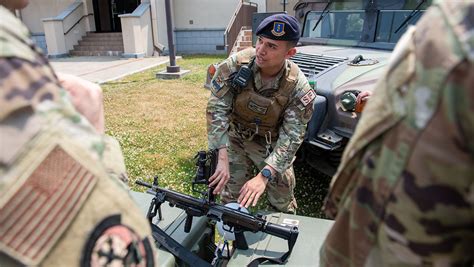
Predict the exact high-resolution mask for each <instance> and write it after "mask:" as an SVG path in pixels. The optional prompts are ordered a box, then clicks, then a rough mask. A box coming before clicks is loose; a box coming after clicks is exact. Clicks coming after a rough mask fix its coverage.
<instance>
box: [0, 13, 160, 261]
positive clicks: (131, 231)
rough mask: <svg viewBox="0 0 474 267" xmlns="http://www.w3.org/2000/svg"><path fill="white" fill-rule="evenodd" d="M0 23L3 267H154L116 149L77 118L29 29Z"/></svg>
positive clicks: (7, 18) (12, 21)
mask: <svg viewBox="0 0 474 267" xmlns="http://www.w3.org/2000/svg"><path fill="white" fill-rule="evenodd" d="M0 17H1V18H2V19H1V20H0V148H1V149H0V265H2V266H20V265H21V266H23V265H28V266H32V265H34V266H37V265H43V266H78V265H79V264H83V266H89V265H96V266H97V265H98V264H106V263H107V261H114V262H117V261H119V262H122V263H127V264H129V265H132V264H136V265H137V266H153V265H154V262H155V256H154V255H156V253H155V252H154V250H155V249H154V246H153V240H152V239H151V230H150V227H149V224H148V222H147V221H146V219H145V218H144V216H143V214H142V212H141V211H140V210H139V208H138V207H136V204H135V203H134V202H133V200H132V199H131V197H130V196H129V194H128V193H127V190H126V186H125V185H124V184H123V182H122V181H120V180H119V179H117V178H124V177H125V166H124V162H123V157H122V154H121V151H120V147H119V146H118V143H117V142H116V141H115V140H114V139H111V138H109V137H105V136H101V135H99V134H97V133H96V131H95V129H94V128H93V127H92V126H91V125H90V124H89V123H88V121H87V120H86V119H85V118H84V117H82V116H81V115H80V114H79V113H77V112H76V110H75V109H74V107H73V106H72V104H71V102H70V100H69V98H68V95H67V94H66V91H65V90H64V89H62V88H60V86H59V83H58V80H57V78H56V76H55V74H54V72H53V70H52V68H51V67H50V65H49V64H48V62H47V60H46V59H45V58H44V56H43V55H41V53H40V52H39V51H38V50H37V49H36V48H35V46H34V45H33V44H32V42H31V40H30V39H29V37H28V35H29V34H28V30H27V29H26V28H25V26H24V25H23V24H22V23H21V22H20V21H19V20H18V19H16V18H15V17H14V16H13V15H12V14H11V13H10V12H9V11H8V10H6V9H5V8H4V7H2V6H0Z"/></svg>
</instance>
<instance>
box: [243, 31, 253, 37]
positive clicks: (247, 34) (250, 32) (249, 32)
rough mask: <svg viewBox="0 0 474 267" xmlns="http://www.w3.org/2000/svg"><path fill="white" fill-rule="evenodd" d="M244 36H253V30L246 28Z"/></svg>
mask: <svg viewBox="0 0 474 267" xmlns="http://www.w3.org/2000/svg"><path fill="white" fill-rule="evenodd" d="M244 36H250V37H252V30H244Z"/></svg>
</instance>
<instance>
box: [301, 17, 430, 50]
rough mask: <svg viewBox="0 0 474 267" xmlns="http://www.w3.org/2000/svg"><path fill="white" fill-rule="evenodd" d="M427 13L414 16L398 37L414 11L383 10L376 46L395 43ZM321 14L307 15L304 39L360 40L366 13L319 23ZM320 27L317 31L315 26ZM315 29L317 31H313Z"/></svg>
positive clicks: (377, 26) (376, 35)
mask: <svg viewBox="0 0 474 267" xmlns="http://www.w3.org/2000/svg"><path fill="white" fill-rule="evenodd" d="M423 12H424V11H420V12H417V13H415V15H414V16H413V17H412V18H411V19H410V20H408V22H407V23H406V24H405V25H404V26H402V27H401V29H400V30H399V31H398V32H397V33H395V31H396V30H397V29H398V27H399V26H400V25H402V23H403V22H404V21H405V19H406V18H407V17H408V16H409V15H410V14H411V10H380V11H379V12H378V19H377V25H376V27H375V30H376V33H375V40H374V41H375V42H386V43H396V42H397V41H398V40H399V39H400V37H401V36H402V35H403V33H404V32H405V31H406V29H407V27H408V26H409V25H413V24H416V22H417V21H418V20H419V19H420V17H421V15H422V14H423ZM320 15H321V12H320V11H312V12H310V13H308V16H307V17H306V22H305V26H304V30H303V37H310V38H328V39H342V40H356V41H358V40H360V39H361V34H362V31H363V28H364V21H365V12H364V11H363V10H350V11H348V10H343V11H331V12H329V13H326V15H324V16H323V19H322V20H321V21H320V22H319V23H318V20H319V17H320ZM316 23H318V25H317V27H316V28H315V29H314V26H315V25H316ZM313 29H314V30H313Z"/></svg>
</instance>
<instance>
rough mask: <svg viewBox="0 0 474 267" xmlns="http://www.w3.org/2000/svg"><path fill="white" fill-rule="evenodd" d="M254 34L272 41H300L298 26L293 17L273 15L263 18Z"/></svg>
mask: <svg viewBox="0 0 474 267" xmlns="http://www.w3.org/2000/svg"><path fill="white" fill-rule="evenodd" d="M255 34H256V35H257V36H259V35H262V36H264V37H267V38H269V39H273V40H283V41H298V40H299V39H300V25H299V23H298V21H297V20H296V18H295V17H293V16H290V15H287V14H275V15H272V16H269V17H267V18H265V19H264V20H263V21H262V22H261V23H260V25H258V27H257V31H256V32H255Z"/></svg>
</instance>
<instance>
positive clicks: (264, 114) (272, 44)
mask: <svg viewBox="0 0 474 267" xmlns="http://www.w3.org/2000/svg"><path fill="white" fill-rule="evenodd" d="M256 34H257V36H258V40H257V44H256V49H253V48H251V49H247V50H244V51H241V52H239V53H237V54H234V55H232V56H231V57H229V58H228V59H227V60H225V61H224V62H223V63H221V64H220V65H219V66H218V68H217V72H216V74H215V76H214V79H213V80H212V82H211V85H212V86H211V87H212V88H211V91H212V93H211V96H210V98H209V103H208V106H207V121H208V140H209V148H210V149H219V161H218V167H217V169H216V172H215V174H214V175H213V176H212V177H211V178H210V181H211V183H210V185H211V186H214V185H216V189H215V191H214V193H219V192H220V191H221V190H222V189H223V192H222V195H221V199H222V201H223V202H224V203H227V202H230V201H235V200H237V201H238V202H239V203H240V204H241V206H245V207H248V206H249V205H251V204H252V205H253V206H255V204H256V203H257V201H258V199H259V198H260V196H261V195H262V194H263V192H264V191H265V189H267V194H268V200H269V202H270V204H271V205H272V206H273V207H274V208H276V209H278V210H280V211H284V212H295V210H296V200H295V197H294V194H293V189H294V187H295V175H294V172H293V167H292V163H293V160H294V156H295V153H296V151H297V150H298V147H299V146H300V145H301V143H302V141H303V137H304V134H305V130H306V124H307V122H308V120H309V119H310V118H311V115H312V112H313V100H314V98H315V93H314V91H313V90H312V88H311V87H310V86H309V84H308V81H307V79H306V77H305V76H304V74H303V72H301V71H300V69H299V68H298V66H297V65H296V64H294V63H293V62H291V61H290V60H289V58H290V57H291V56H293V55H294V54H295V53H296V49H295V45H296V43H297V41H298V39H299V36H300V33H299V25H298V22H297V21H296V19H295V18H294V17H291V16H288V15H286V14H285V15H282V14H279V15H273V16H270V17H268V18H266V19H265V20H263V21H262V23H261V24H260V25H259V27H258V28H257V31H256ZM245 67H247V68H249V69H250V71H251V73H252V76H251V78H250V79H249V80H248V81H247V85H244V86H236V85H235V83H234V81H235V77H236V76H239V74H238V73H239V70H241V69H242V68H245ZM254 167H256V168H257V169H258V170H261V172H260V173H258V175H257V176H255V177H253V176H254V175H253V168H254ZM229 168H230V170H229ZM229 179H230V180H229Z"/></svg>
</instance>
